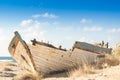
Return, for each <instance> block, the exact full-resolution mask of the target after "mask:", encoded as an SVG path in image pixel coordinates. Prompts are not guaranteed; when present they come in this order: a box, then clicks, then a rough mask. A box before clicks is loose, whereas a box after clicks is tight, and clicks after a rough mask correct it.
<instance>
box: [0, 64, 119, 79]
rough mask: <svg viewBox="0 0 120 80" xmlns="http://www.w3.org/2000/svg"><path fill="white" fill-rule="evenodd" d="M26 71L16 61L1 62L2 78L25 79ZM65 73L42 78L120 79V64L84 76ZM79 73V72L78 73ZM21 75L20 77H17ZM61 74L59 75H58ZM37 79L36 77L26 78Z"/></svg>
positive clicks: (0, 73) (0, 77)
mask: <svg viewBox="0 0 120 80" xmlns="http://www.w3.org/2000/svg"><path fill="white" fill-rule="evenodd" d="M23 75H24V76H25V75H26V73H25V71H24V70H23V69H21V68H20V67H19V66H18V65H17V64H16V63H13V62H0V80H23V79H22V78H20V77H22V76H23ZM60 75H63V74H56V75H55V74H54V76H53V77H47V78H43V79H42V80H119V79H120V76H119V75H120V65H117V66H113V67H108V68H105V69H101V70H100V71H99V72H96V71H95V73H94V74H84V75H82V76H70V77H65V76H61V77H60ZM77 75H79V73H78V74H77ZM18 76H19V78H17V77H18ZM58 76H59V77H58ZM25 80H35V79H25Z"/></svg>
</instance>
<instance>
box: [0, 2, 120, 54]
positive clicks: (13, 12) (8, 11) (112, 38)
mask: <svg viewBox="0 0 120 80" xmlns="http://www.w3.org/2000/svg"><path fill="white" fill-rule="evenodd" d="M119 4H120V1H119V0H110V1H108V0H0V45H1V46H0V51H1V52H0V53H1V54H0V56H9V52H8V49H7V47H8V44H9V42H10V40H11V39H12V37H13V35H14V34H13V33H14V31H16V30H17V31H19V33H20V34H21V35H22V37H23V39H24V40H25V41H26V42H28V43H29V42H30V40H31V39H33V38H36V39H37V40H44V41H45V42H48V41H49V42H50V43H52V44H54V45H55V46H59V45H63V48H67V49H70V48H71V47H72V45H73V43H74V41H76V40H78V41H84V42H89V43H95V42H100V41H102V40H104V41H105V42H109V43H110V45H111V46H114V45H115V44H116V43H119V42H120V37H119V34H120V22H119V21H120V5H119Z"/></svg>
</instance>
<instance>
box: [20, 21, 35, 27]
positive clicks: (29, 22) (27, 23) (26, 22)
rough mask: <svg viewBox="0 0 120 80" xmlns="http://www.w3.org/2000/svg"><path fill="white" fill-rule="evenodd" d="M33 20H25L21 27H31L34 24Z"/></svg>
mask: <svg viewBox="0 0 120 80" xmlns="http://www.w3.org/2000/svg"><path fill="white" fill-rule="evenodd" d="M32 22H33V20H32V19H28V20H23V21H22V22H21V23H20V25H21V26H29V25H30V24H32Z"/></svg>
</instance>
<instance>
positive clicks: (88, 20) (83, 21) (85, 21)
mask: <svg viewBox="0 0 120 80" xmlns="http://www.w3.org/2000/svg"><path fill="white" fill-rule="evenodd" d="M91 22H92V20H90V19H85V18H83V19H81V20H80V23H82V24H86V23H91Z"/></svg>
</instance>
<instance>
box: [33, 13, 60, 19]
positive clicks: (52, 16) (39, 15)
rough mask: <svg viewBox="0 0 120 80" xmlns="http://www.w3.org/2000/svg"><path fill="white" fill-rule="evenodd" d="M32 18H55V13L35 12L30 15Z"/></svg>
mask: <svg viewBox="0 0 120 80" xmlns="http://www.w3.org/2000/svg"><path fill="white" fill-rule="evenodd" d="M32 17H33V18H39V17H44V18H57V17H58V16H56V15H55V14H49V13H44V14H36V15H33V16H32Z"/></svg>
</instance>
